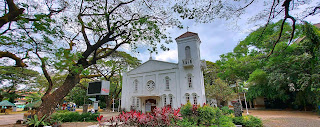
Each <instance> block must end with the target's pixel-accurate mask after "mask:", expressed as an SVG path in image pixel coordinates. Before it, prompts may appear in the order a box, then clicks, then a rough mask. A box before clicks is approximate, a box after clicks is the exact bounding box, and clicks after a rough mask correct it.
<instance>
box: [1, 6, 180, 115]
mask: <svg viewBox="0 0 320 127" xmlns="http://www.w3.org/2000/svg"><path fill="white" fill-rule="evenodd" d="M26 2H28V1H26ZM16 5H18V4H16ZM19 5H20V4H19ZM21 5H23V6H24V7H25V8H26V9H25V10H30V11H28V12H26V13H23V15H21V16H23V19H21V20H17V22H13V23H12V24H13V25H12V24H8V30H5V31H4V32H3V33H2V34H1V39H2V40H1V42H3V43H1V47H4V48H5V49H6V50H7V51H5V52H10V53H13V54H14V55H19V56H21V57H24V56H25V57H24V58H26V59H28V60H29V61H30V64H31V65H35V66H39V67H41V70H42V73H43V74H44V77H45V78H46V80H47V82H48V87H47V89H46V91H45V94H44V95H43V97H42V104H41V106H40V107H39V108H38V111H37V114H38V115H39V116H40V117H41V116H44V115H47V116H48V115H50V114H51V113H52V112H53V111H54V107H55V105H57V104H58V103H59V102H60V101H61V100H62V99H63V98H64V97H65V96H66V95H67V94H68V93H69V91H70V90H71V89H72V88H73V87H74V86H75V85H76V84H78V83H79V81H80V79H81V77H83V76H81V74H82V72H83V70H85V69H87V68H89V67H91V66H94V65H95V64H96V63H98V61H99V60H102V61H108V60H109V58H111V57H112V56H111V55H112V54H114V53H116V52H117V50H118V49H119V48H121V47H122V46H125V47H129V48H131V49H132V50H134V49H136V48H137V47H138V46H141V45H148V46H149V47H150V48H149V49H150V51H156V49H157V48H156V47H157V45H158V44H159V42H160V41H161V40H167V41H166V42H170V38H168V37H167V36H166V34H165V32H164V28H165V27H170V26H176V25H179V24H178V22H177V20H174V19H172V18H171V13H168V12H167V10H166V9H165V7H166V5H165V4H162V1H144V0H125V1H117V0H112V1H105V0H99V1H87V0H79V1H44V2H43V3H41V2H40V3H38V5H36V6H33V5H32V6H31V5H29V4H28V3H22V4H21ZM42 7H46V8H47V10H53V11H45V10H41V8H42ZM54 14H55V15H54ZM30 19H32V20H30ZM13 27H15V28H13ZM13 36H15V38H12V37H13ZM161 48H162V49H164V50H166V49H167V48H166V47H165V46H164V45H161ZM17 49H18V50H17ZM52 54H55V56H53V55H52ZM1 57H2V56H1ZM29 61H28V62H29ZM55 69H56V70H55ZM53 73H62V74H65V75H66V78H65V79H64V81H63V83H62V84H61V86H59V87H57V88H56V89H53V88H54V86H55V84H56V83H55V82H54V81H53V80H52V74H53ZM84 76H85V77H86V76H87V75H84ZM89 77H90V76H89Z"/></svg>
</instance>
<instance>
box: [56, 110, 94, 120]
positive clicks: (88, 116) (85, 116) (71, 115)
mask: <svg viewBox="0 0 320 127" xmlns="http://www.w3.org/2000/svg"><path fill="white" fill-rule="evenodd" d="M98 116H99V114H97V113H94V114H92V113H82V114H80V113H78V112H71V111H67V112H62V113H60V112H56V113H53V114H52V115H51V118H52V119H53V120H61V121H62V122H82V121H97V120H96V118H97V117H98Z"/></svg>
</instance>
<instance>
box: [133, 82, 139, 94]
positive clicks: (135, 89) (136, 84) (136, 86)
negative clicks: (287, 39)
mask: <svg viewBox="0 0 320 127" xmlns="http://www.w3.org/2000/svg"><path fill="white" fill-rule="evenodd" d="M133 85H134V91H138V80H137V79H136V80H134V81H133Z"/></svg>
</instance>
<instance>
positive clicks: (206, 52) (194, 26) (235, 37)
mask: <svg viewBox="0 0 320 127" xmlns="http://www.w3.org/2000/svg"><path fill="white" fill-rule="evenodd" d="M310 4H314V5H315V4H319V2H316V1H312V2H311V3H310ZM262 8H263V7H262V5H255V6H251V7H250V8H248V10H247V12H246V13H245V15H243V16H241V17H240V19H238V20H237V21H235V20H228V21H226V20H223V19H218V20H215V21H213V22H211V23H206V24H201V23H196V22H195V21H193V20H183V21H182V24H183V25H184V27H185V29H169V30H168V32H169V33H170V36H171V37H172V38H173V39H174V38H176V37H178V36H180V35H181V34H183V33H185V32H186V31H187V29H186V27H187V26H188V27H189V31H190V32H195V33H198V35H199V37H200V39H201V41H202V43H201V46H200V53H201V59H205V60H208V61H212V62H215V61H216V60H219V56H220V55H221V54H225V53H228V52H232V50H233V48H234V47H235V46H236V45H237V44H238V43H239V42H240V41H241V40H243V39H244V38H245V37H246V36H247V35H249V34H250V33H251V32H252V31H254V30H256V29H257V28H259V26H263V25H264V24H265V23H266V20H263V19H262V20H255V21H254V22H253V21H252V20H249V19H250V18H252V17H253V16H255V15H256V14H257V13H258V12H260V11H261V10H262ZM303 8H305V6H301V8H298V9H295V11H292V15H294V16H298V15H299V14H301V12H302V10H303ZM282 17H283V16H281V17H279V19H280V18H282ZM279 19H277V20H274V21H273V22H276V21H278V20H279ZM319 19H320V15H319V14H317V15H315V16H309V17H308V18H305V19H304V20H306V21H308V22H311V23H319V22H320V20H319ZM166 46H167V47H169V48H170V50H169V51H161V50H159V53H158V54H155V53H153V54H152V56H153V59H156V60H161V61H167V62H174V63H177V62H178V61H177V60H178V58H177V57H178V54H177V44H176V42H175V41H174V42H173V43H171V44H169V45H166ZM138 50H139V53H133V56H135V57H137V58H138V59H140V60H142V62H146V61H147V60H148V59H149V56H150V53H149V52H148V51H147V50H146V47H141V48H139V49H138Z"/></svg>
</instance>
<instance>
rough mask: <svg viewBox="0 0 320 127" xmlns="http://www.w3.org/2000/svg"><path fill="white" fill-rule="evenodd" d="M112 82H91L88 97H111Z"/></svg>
mask: <svg viewBox="0 0 320 127" xmlns="http://www.w3.org/2000/svg"><path fill="white" fill-rule="evenodd" d="M109 90H110V82H109V81H105V80H102V81H98V82H90V83H89V86H88V89H87V96H93V95H109Z"/></svg>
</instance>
